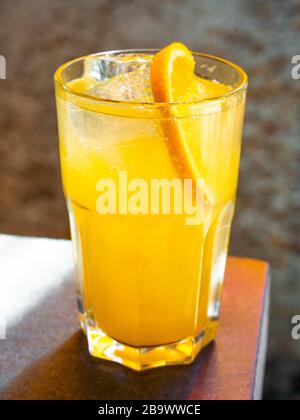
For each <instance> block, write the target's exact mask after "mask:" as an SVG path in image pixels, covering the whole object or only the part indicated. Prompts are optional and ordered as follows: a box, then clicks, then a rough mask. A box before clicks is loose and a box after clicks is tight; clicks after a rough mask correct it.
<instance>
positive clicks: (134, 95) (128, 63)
mask: <svg viewBox="0 0 300 420" xmlns="http://www.w3.org/2000/svg"><path fill="white" fill-rule="evenodd" d="M85 71H86V72H87V73H88V74H89V75H90V76H92V77H93V78H94V79H95V85H94V86H93V88H91V89H90V90H89V91H88V92H87V93H88V94H90V95H93V96H97V97H99V98H103V99H110V100H115V101H129V102H153V96H152V90H151V84H150V58H149V57H147V58H146V57H143V56H141V57H137V56H132V57H131V56H126V57H120V56H118V57H107V56H105V57H103V58H101V59H99V58H97V59H90V60H89V61H88V63H87V64H86V67H85ZM87 73H86V74H87Z"/></svg>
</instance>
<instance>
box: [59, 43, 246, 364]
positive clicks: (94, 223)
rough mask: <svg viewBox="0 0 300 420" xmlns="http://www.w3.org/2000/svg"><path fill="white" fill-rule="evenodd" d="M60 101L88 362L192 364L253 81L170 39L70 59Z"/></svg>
mask: <svg viewBox="0 0 300 420" xmlns="http://www.w3.org/2000/svg"><path fill="white" fill-rule="evenodd" d="M56 92H57V110H58V123H59V138H60V154H61V166H62V179H63V186H64V192H65V195H66V199H67V204H68V209H69V214H70V223H71V232H72V239H73V245H74V255H75V262H76V275H77V285H78V292H79V301H80V318H81V323H82V327H83V329H84V330H85V332H86V333H87V337H88V342H89V349H90V352H91V354H93V355H94V356H98V357H101V358H106V359H109V360H114V361H117V362H119V363H122V364H124V365H127V366H129V367H132V368H134V369H136V370H141V369H145V368H149V367H154V366H161V365H166V364H178V363H189V362H191V361H192V360H193V359H194V358H195V356H196V354H197V353H198V351H199V350H200V349H201V348H202V347H203V346H204V345H205V344H207V343H208V342H209V341H211V340H212V339H213V338H214V337H215V334H216V327H217V319H218V313H219V304H220V296H221V290H222V282H223V276H224V269H225V263H226V256H227V248H228V240H229V233H230V225H231V221H232V217H233V212H234V205H235V194H236V187H237V179H238V167H239V158H240V143H241V133H242V125H243V115H244V104H245V92H246V76H245V74H244V72H243V71H242V70H241V69H240V68H238V67H237V66H235V65H233V64H231V63H228V62H226V61H224V60H221V59H217V58H213V57H210V56H206V55H200V54H194V55H193V54H192V53H190V52H189V50H188V49H187V48H186V47H184V46H183V45H182V44H179V43H175V44H172V45H171V46H169V47H167V48H165V49H164V50H162V51H160V52H159V53H157V54H155V52H153V51H140V52H113V53H102V54H96V55H93V56H87V57H84V58H81V59H78V60H74V61H73V62H70V63H67V64H66V65H64V66H62V67H61V68H60V69H59V70H58V72H57V73H56ZM188 181H189V182H188ZM181 187H182V188H181ZM155 194H156V195H155ZM187 197H188V198H189V200H190V206H187V205H186V206H185V204H186V203H187V201H188V199H187ZM187 208H189V211H188V212H187V211H186V209H187ZM191 209H192V210H193V209H194V210H195V214H192V212H191V211H190V210H191Z"/></svg>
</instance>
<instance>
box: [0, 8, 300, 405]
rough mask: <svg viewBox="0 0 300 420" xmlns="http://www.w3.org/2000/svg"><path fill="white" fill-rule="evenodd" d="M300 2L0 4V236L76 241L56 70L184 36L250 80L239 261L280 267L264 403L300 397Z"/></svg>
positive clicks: (234, 250)
mask: <svg viewBox="0 0 300 420" xmlns="http://www.w3.org/2000/svg"><path fill="white" fill-rule="evenodd" d="M299 37H300V1H296V0H294V1H293V0H289V1H285V2H283V1H281V0H273V1H263V2H262V1H259V0H251V1H249V0H240V1H238V0H227V1H226V2H225V1H224V2H220V1H217V0H207V1H202V0H185V1H184V2H183V1H181V0H165V1H161V0H151V1H149V0H122V1H121V0H73V1H67V0H39V1H35V0H23V1H22V2H20V3H18V4H16V3H14V2H12V1H11V0H1V3H0V54H1V55H4V56H5V57H6V60H7V79H6V80H0V165H1V171H0V188H1V190H0V191H1V194H0V232H6V233H16V234H26V235H38V236H50V237H59V238H68V237H69V229H68V223H67V214H66V208H65V203H64V198H63V195H62V190H61V184H60V174H59V157H58V148H57V128H56V115H55V101H54V90H53V81H52V78H53V73H54V71H55V69H56V68H57V67H58V66H59V65H60V64H62V63H63V62H65V61H67V60H69V59H71V58H75V57H77V56H80V55H84V54H87V53H92V52H97V51H102V50H110V49H121V48H159V47H162V46H165V45H166V44H168V43H170V42H172V41H175V40H180V41H182V42H184V43H186V44H187V45H188V46H189V47H190V48H191V49H194V50H197V51H202V52H206V53H210V54H213V55H219V56H222V57H224V58H227V59H229V60H232V61H234V62H236V63H238V64H239V65H241V66H242V67H244V68H245V69H246V71H247V72H248V74H249V77H250V87H249V95H248V107H247V114H246V125H245V131H244V141H243V150H242V161H241V173H240V183H239V194H238V206H237V212H236V216H235V221H234V228H233V234H232V237H231V248H230V252H231V254H235V255H241V256H248V257H254V258H261V259H265V260H268V261H269V262H270V263H271V265H272V270H273V278H272V280H273V283H272V304H271V325H270V340H269V351H268V361H267V368H266V380H265V392H264V395H265V398H268V399H300V341H298V342H297V341H293V340H292V338H291V318H292V316H293V315H295V314H299V313H300V258H299V254H300V217H299V211H300V118H299V115H300V114H299V111H300V97H299V93H300V80H298V81H297V80H293V79H292V77H291V69H292V64H291V58H292V56H294V55H297V54H300V44H299Z"/></svg>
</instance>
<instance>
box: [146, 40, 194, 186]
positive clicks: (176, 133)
mask: <svg viewBox="0 0 300 420" xmlns="http://www.w3.org/2000/svg"><path fill="white" fill-rule="evenodd" d="M194 69H195V61H194V58H193V54H192V52H191V51H190V50H189V49H188V48H187V47H186V46H185V45H183V44H181V43H179V42H175V43H173V44H170V45H169V46H167V47H165V48H163V49H162V50H161V51H159V52H158V53H157V54H155V55H154V57H153V60H152V63H151V68H150V78H151V87H152V92H153V96H154V100H155V102H161V103H166V102H167V103H178V104H180V103H182V105H180V106H181V111H180V110H178V109H179V108H178V107H177V108H178V109H176V105H175V106H172V105H171V106H169V107H167V108H166V110H164V115H163V116H164V117H166V118H164V119H163V122H162V126H163V131H164V135H165V139H166V144H167V146H168V149H169V152H170V155H171V158H172V161H173V163H174V165H175V167H176V169H177V172H178V174H179V176H181V178H183V179H192V180H195V179H201V174H200V171H199V168H198V167H197V164H196V162H195V160H194V158H193V155H192V152H191V150H190V147H189V144H188V141H187V136H186V133H185V131H186V130H185V127H184V126H186V124H185V125H183V124H182V123H181V122H180V116H181V115H180V113H182V110H184V111H188V107H189V105H188V104H185V102H186V101H187V98H188V97H189V96H192V95H193V96H194V95H196V94H197V91H196V76H195V74H194ZM184 113H185V114H186V112H184Z"/></svg>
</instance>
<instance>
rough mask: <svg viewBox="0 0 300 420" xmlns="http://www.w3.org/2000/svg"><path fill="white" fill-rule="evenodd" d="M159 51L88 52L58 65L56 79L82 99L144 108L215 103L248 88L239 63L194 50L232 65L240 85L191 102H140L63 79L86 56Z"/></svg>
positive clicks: (61, 86)
mask: <svg viewBox="0 0 300 420" xmlns="http://www.w3.org/2000/svg"><path fill="white" fill-rule="evenodd" d="M158 51H160V49H154V48H146V49H140V48H137V49H124V50H122V49H121V50H108V51H103V52H97V53H93V54H86V55H83V56H80V57H77V58H75V59H72V60H69V61H66V62H65V63H63V64H62V65H61V66H59V67H58V69H57V70H56V71H55V73H54V81H55V82H56V83H57V84H58V85H59V86H60V88H61V89H62V90H63V91H64V92H66V93H67V94H71V95H74V96H75V97H78V98H82V99H86V100H89V101H95V102H97V103H102V104H111V105H122V106H125V107H126V106H128V107H141V106H142V107H143V108H146V107H147V108H156V107H159V108H163V107H172V106H174V107H178V106H182V105H190V106H191V105H200V104H210V103H214V102H216V101H219V100H223V99H224V100H225V99H229V98H231V97H234V96H236V95H238V94H239V93H241V92H243V91H245V90H246V89H247V86H248V75H247V73H246V72H245V71H244V70H243V69H242V68H241V67H240V66H239V65H237V64H235V63H233V62H231V61H229V60H226V59H224V58H220V57H217V56H214V55H210V54H206V53H200V52H194V51H192V54H193V56H194V57H205V58H209V59H212V60H215V61H219V62H221V63H223V64H226V65H227V66H228V67H231V68H232V69H233V70H234V71H236V72H237V73H238V74H239V75H240V77H241V80H240V82H239V83H238V85H237V86H236V87H235V88H233V89H232V90H230V91H229V92H226V93H224V94H222V95H217V96H214V97H210V98H202V99H199V100H195V101H189V102H139V101H126V100H117V99H108V98H102V97H100V96H96V95H90V94H88V93H84V92H79V91H78V90H76V89H74V88H71V87H70V86H68V84H67V83H65V82H64V81H63V79H62V73H63V72H64V70H66V69H67V68H68V67H69V66H70V65H72V64H74V63H76V62H79V61H81V60H84V59H86V58H92V57H97V56H105V55H118V54H133V53H137V54H147V53H148V54H149V53H152V54H155V53H157V52H158Z"/></svg>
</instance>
